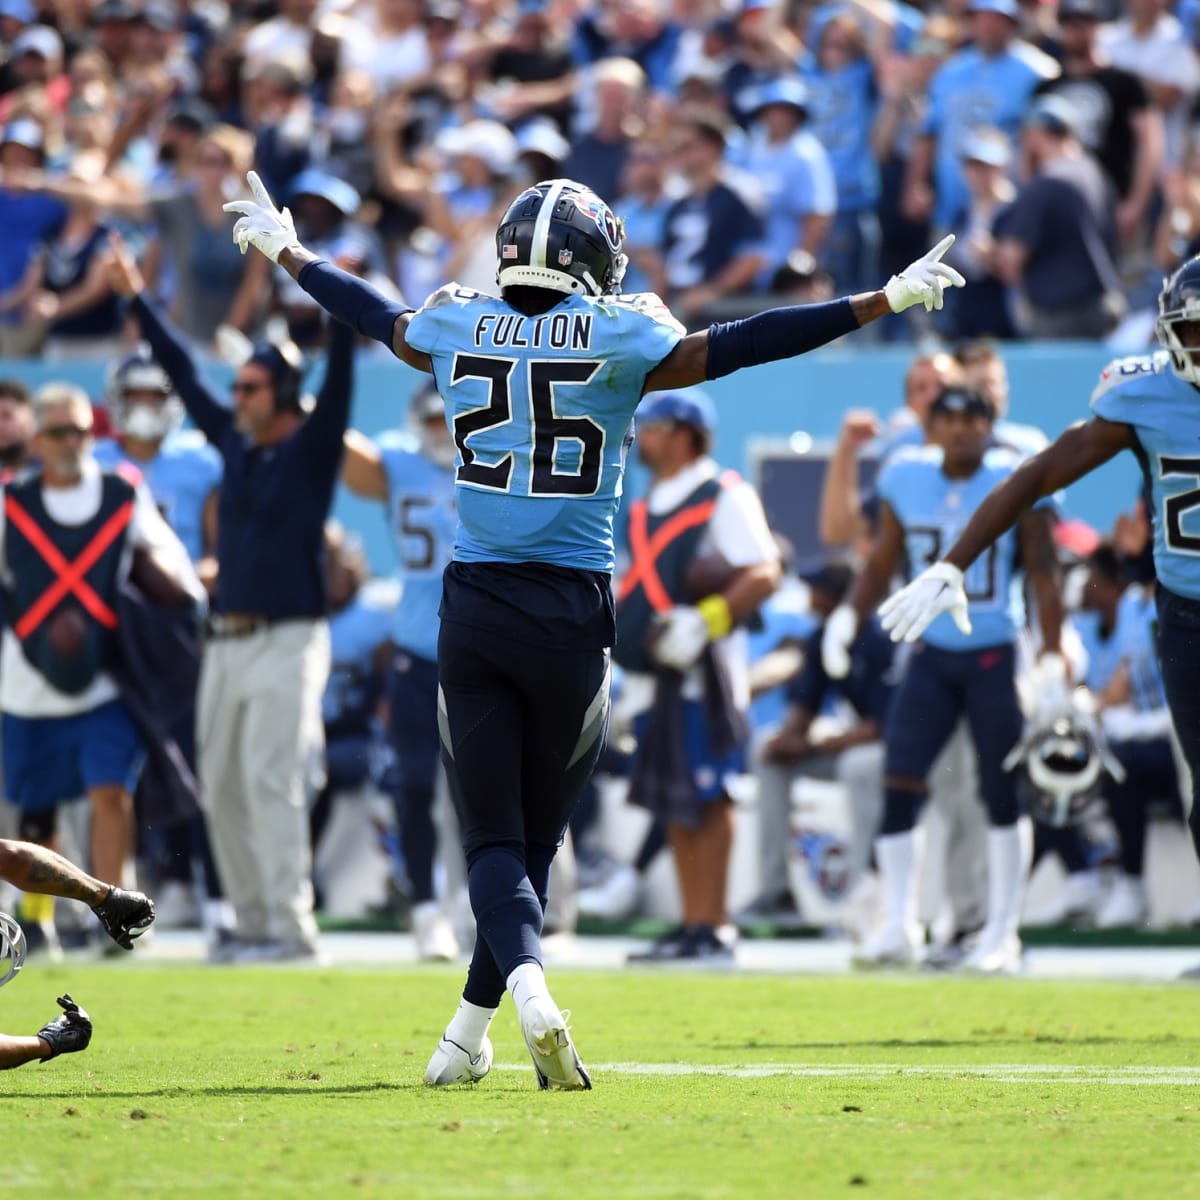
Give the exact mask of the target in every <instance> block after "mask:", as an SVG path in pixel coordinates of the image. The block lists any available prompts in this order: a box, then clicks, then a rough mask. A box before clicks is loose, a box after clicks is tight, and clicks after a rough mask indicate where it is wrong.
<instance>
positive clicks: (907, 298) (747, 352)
mask: <svg viewBox="0 0 1200 1200" xmlns="http://www.w3.org/2000/svg"><path fill="white" fill-rule="evenodd" d="M953 244H954V235H953V234H949V235H947V236H946V237H944V238H943V239H942V240H941V241H940V242H938V244H937V245H936V246H934V247H933V249H932V250H930V251H929V252H928V253H926V254H925V255H924V256H922V257H921V258H919V259H917V261H916V262H914V263H911V264H910V265H909V266H907V267H905V268H904V270H903V271H901V272H900V274H899V275H893V276H892V278H891V279H889V280H888V282H887V285H886V286H885V287H883V288H881V289H880V290H879V291H877V292H861V293H859V294H858V295H855V296H847V297H844V298H843V299H841V300H832V301H830V302H829V303H827V304H800V305H793V306H790V307H787V308H769V309H767V310H766V311H765V312H760V313H756V314H755V315H754V316H752V317H746V318H744V319H743V320H741V321H729V322H727V323H725V324H721V325H710V326H709V327H708V329H705V330H701V331H699V332H697V333H693V334H689V335H688V336H687V337H685V338H684V339H683V340H682V341H681V342H679V344H678V345H676V347H675V348H674V349H673V350H672V351H671V353H670V354H668V355H667V357H666V358H664V359H663V361H662V362H660V363H659V364H658V366H656V367H655V368H654V370H653V371H651V372H650V374H649V375H648V376H647V377H646V386H645V389H644V390H645V391H647V392H656V391H663V390H665V389H669V388H676V387H689V386H691V385H692V384H696V383H702V382H704V380H706V379H720V378H721V377H722V376H724V375H731V374H732V373H733V372H734V371H740V370H741V369H742V368H743V367H753V366H757V365H758V364H760V363H768V362H775V361H777V360H778V359H781V358H795V357H796V356H797V355H798V354H805V353H807V352H808V351H809V350H815V349H816V348H817V347H818V346H824V345H825V344H826V343H828V342H832V341H834V340H835V339H837V338H840V337H841V336H842V335H843V334H846V333H851V332H852V331H853V330H855V329H859V328H861V327H862V326H863V325H867V324H870V322H872V321H875V320H878V318H880V317H884V316H887V314H888V313H893V312H903V311H904V310H905V309H906V308H911V307H912V306H913V305H914V304H924V305H925V307H926V308H927V309H934V308H941V307H942V293H943V291H944V289H945V288H947V287H962V286H963V284H964V283H965V282H966V281H965V280H964V279H963V277H962V276H961V275H960V274H959V273H958V272H957V271H956V270H955V269H954V268H953V267H951V266H948V265H947V264H946V263H944V262H942V255H943V254H945V253H946V251H947V250H949V249H950V247H951V246H952V245H953Z"/></svg>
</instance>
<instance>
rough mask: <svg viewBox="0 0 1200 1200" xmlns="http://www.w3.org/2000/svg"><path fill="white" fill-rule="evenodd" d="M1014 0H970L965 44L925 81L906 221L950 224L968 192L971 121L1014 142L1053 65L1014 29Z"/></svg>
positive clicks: (1055, 69) (906, 184) (903, 202)
mask: <svg viewBox="0 0 1200 1200" xmlns="http://www.w3.org/2000/svg"><path fill="white" fill-rule="evenodd" d="M1018 17H1019V12H1018V9H1017V0H969V3H968V5H967V21H966V30H967V32H968V33H969V35H970V39H971V44H970V45H968V46H966V47H964V48H963V49H961V50H959V51H958V52H957V53H955V54H953V55H951V56H950V58H949V59H947V60H946V62H944V63H943V64H942V65H941V66H940V67H939V68H938V70H937V71H936V72H935V74H934V76H933V78H932V79H931V80H930V83H929V109H928V112H927V114H926V117H925V123H924V126H923V127H922V130H921V136H920V137H918V138H917V141H916V143H915V145H914V147H913V151H912V154H911V155H910V156H909V160H908V170H907V172H906V174H905V182H904V195H903V196H902V199H901V207H902V210H903V211H904V213H905V215H906V216H907V217H908V218H909V219H910V220H917V219H920V218H921V217H931V218H932V220H933V224H934V226H935V227H936V228H937V229H949V228H950V226H951V224H952V222H953V220H954V217H955V214H956V213H957V212H959V211H960V210H961V208H962V206H963V204H964V203H965V202H966V199H967V186H966V180H965V179H964V177H963V171H962V161H961V159H960V157H959V154H960V149H961V147H962V142H963V139H964V138H965V137H966V136H967V134H968V133H969V132H970V130H971V129H972V128H973V127H975V126H976V125H985V124H987V125H994V126H996V127H997V128H998V129H1000V130H1001V131H1002V132H1004V133H1005V134H1007V135H1008V136H1009V137H1010V138H1012V139H1013V140H1014V141H1015V140H1016V137H1017V134H1018V132H1019V131H1020V128H1021V121H1022V118H1023V117H1024V115H1025V110H1026V109H1027V108H1028V107H1029V98H1030V96H1032V94H1033V91H1034V89H1035V88H1036V87H1037V86H1038V84H1040V83H1041V82H1042V81H1043V80H1046V79H1052V78H1055V77H1056V76H1057V75H1058V74H1059V66H1058V64H1057V63H1056V62H1054V60H1053V59H1051V58H1050V57H1049V56H1048V55H1045V54H1043V53H1042V52H1041V51H1040V50H1037V49H1036V48H1035V47H1033V46H1030V45H1029V44H1028V43H1026V42H1022V41H1021V40H1020V39H1019V38H1018V36H1017V31H1018Z"/></svg>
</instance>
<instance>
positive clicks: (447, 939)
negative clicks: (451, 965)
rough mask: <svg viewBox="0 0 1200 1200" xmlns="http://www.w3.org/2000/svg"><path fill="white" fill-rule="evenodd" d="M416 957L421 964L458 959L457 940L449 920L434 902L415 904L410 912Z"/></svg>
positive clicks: (427, 901)
mask: <svg viewBox="0 0 1200 1200" xmlns="http://www.w3.org/2000/svg"><path fill="white" fill-rule="evenodd" d="M412 923H413V934H414V936H415V937H416V939H417V957H418V958H419V959H420V960H421V961H422V962H453V961H454V960H455V959H456V958H458V938H456V937H455V936H454V926H453V925H451V924H450V918H449V917H447V916H446V914H445V913H444V912H442V908H441V905H440V904H438V902H437V901H436V900H426V901H425V902H424V903H423V904H416V905H414V906H413V910H412Z"/></svg>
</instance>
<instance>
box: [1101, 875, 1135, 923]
mask: <svg viewBox="0 0 1200 1200" xmlns="http://www.w3.org/2000/svg"><path fill="white" fill-rule="evenodd" d="M1145 923H1146V888H1145V885H1144V884H1143V883H1142V881H1141V880H1140V879H1135V878H1134V877H1133V876H1132V875H1125V874H1122V875H1120V876H1118V877H1117V879H1116V880H1115V882H1114V883H1113V885H1112V889H1111V890H1110V891H1109V893H1108V895H1107V896H1105V897H1104V902H1103V903H1102V904H1101V905H1100V911H1099V912H1098V913H1096V928H1097V929H1136V928H1138V927H1139V926H1141V925H1144V924H1145Z"/></svg>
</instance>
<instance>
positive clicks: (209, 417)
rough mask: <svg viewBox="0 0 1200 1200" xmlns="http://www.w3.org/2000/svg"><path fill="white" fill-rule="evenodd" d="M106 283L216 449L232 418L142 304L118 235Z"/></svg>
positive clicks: (134, 270)
mask: <svg viewBox="0 0 1200 1200" xmlns="http://www.w3.org/2000/svg"><path fill="white" fill-rule="evenodd" d="M108 241H109V249H110V251H111V252H112V255H111V258H110V259H109V266H108V270H109V281H110V282H111V284H112V287H113V291H115V292H116V293H117V294H118V295H120V296H124V297H125V298H126V299H128V300H131V301H132V304H131V305H130V308H131V311H132V312H133V315H134V317H135V318H136V319H137V323H138V328H139V329H140V330H141V332H142V336H143V337H144V338H145V339H146V341H147V342H149V343H150V349H151V351H152V352H153V354H154V357H155V358H156V359H157V360H158V361H159V363H160V364H161V365H162V369H163V370H164V371H166V373H167V375H168V376H169V377H170V380H171V382H172V383H173V384H174V385H175V390H176V391H177V392H178V393H179V398H180V399H181V400H182V401H183V404H184V407H185V408H186V409H187V411H188V416H190V417H191V418H192V420H193V421H195V422H196V425H197V427H198V428H199V429H200V431H201V433H203V434H204V436H205V437H206V438H208V440H209V441H210V442H211V443H212V444H213V445H214V446H215V447H216V448H217V449H218V450H220V449H221V446H222V444H223V443H224V440H225V435H226V434H227V433H228V432H229V430H230V428H231V427H232V425H233V414H232V413H231V412H230V410H229V409H228V408H226V407H225V405H223V404H222V403H221V402H220V401H219V400H218V399H217V398H216V396H215V395H214V394H213V392H212V390H211V389H210V388H209V386H208V385H207V384H206V383H205V382H204V381H203V380H202V379H201V378H200V375H199V373H198V372H197V370H196V363H195V361H194V360H193V358H192V355H191V352H190V351H189V350H188V348H187V345H186V344H185V343H184V341H183V339H182V338H181V337H180V336H179V334H178V333H176V332H175V330H174V329H172V328H171V327H170V325H168V324H167V322H166V321H165V320H164V319H163V318H162V317H161V316H160V315H159V314H158V313H157V312H156V311H155V309H154V307H153V306H152V305H151V304H150V303H149V302H148V301H147V300H146V296H145V291H146V281H145V280H144V279H143V278H142V272H141V271H140V270H139V268H138V265H137V263H136V262H135V261H134V259H133V255H132V254H131V253H130V252H129V248H128V247H127V246H126V245H125V243H124V242H123V241H122V240H121V237H120V235H119V234H116V233H113V234H110V235H109V239H108Z"/></svg>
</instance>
